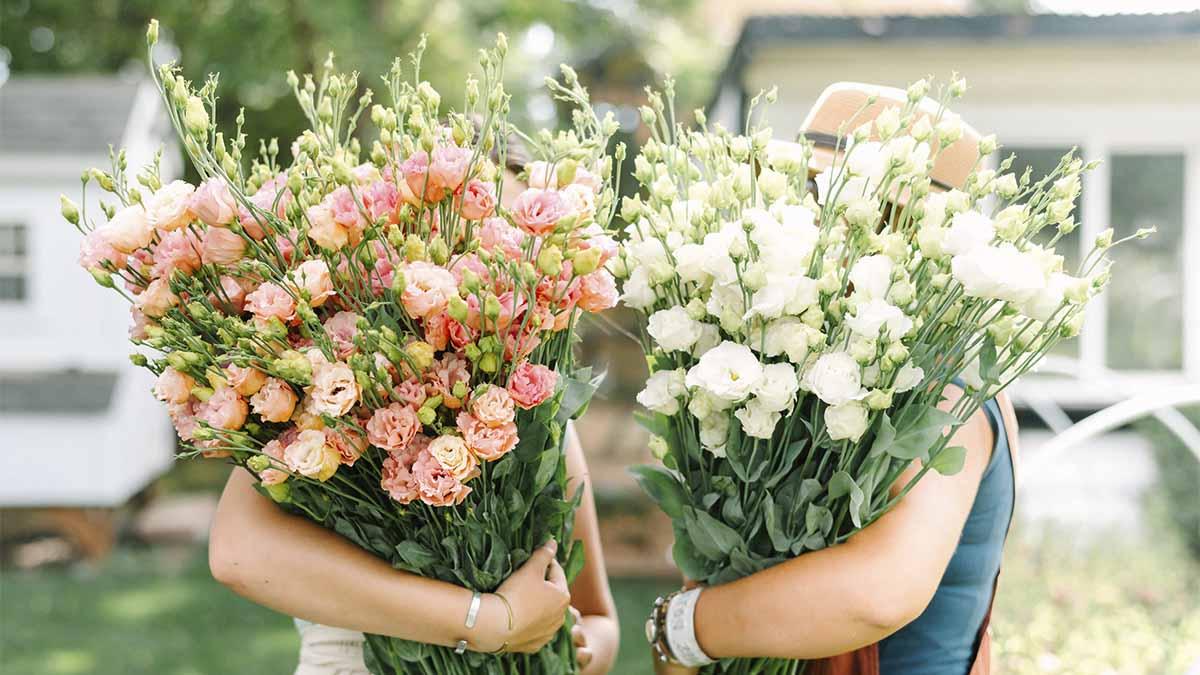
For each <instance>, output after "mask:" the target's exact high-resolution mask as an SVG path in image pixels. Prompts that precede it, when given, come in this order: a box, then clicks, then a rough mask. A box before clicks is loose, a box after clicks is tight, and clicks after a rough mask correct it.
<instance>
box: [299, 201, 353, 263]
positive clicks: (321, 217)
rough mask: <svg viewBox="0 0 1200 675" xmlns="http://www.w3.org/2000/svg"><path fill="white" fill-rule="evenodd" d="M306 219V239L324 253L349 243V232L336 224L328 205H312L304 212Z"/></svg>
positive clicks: (323, 203)
mask: <svg viewBox="0 0 1200 675" xmlns="http://www.w3.org/2000/svg"><path fill="white" fill-rule="evenodd" d="M304 214H305V217H306V218H307V219H308V238H309V239H312V240H313V243H315V244H316V245H317V246H320V247H321V248H323V249H325V250H326V251H337V250H340V249H341V248H342V247H344V246H345V245H346V244H347V243H349V242H350V232H349V230H347V229H346V228H344V227H342V226H341V225H339V224H338V222H337V221H336V220H334V217H333V210H332V209H331V208H330V207H329V204H327V203H325V202H321V203H319V204H313V205H312V206H310V207H308V210H307V211H305V212H304Z"/></svg>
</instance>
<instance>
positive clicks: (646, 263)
mask: <svg viewBox="0 0 1200 675" xmlns="http://www.w3.org/2000/svg"><path fill="white" fill-rule="evenodd" d="M628 251H629V257H630V258H633V260H634V261H636V262H637V264H638V265H639V266H640V267H641V268H642V269H644V270H646V275H647V277H648V278H649V279H650V280H651V282H652V283H662V282H664V281H666V280H667V279H670V278H671V276H672V275H673V274H674V268H673V266H672V265H671V259H670V258H668V257H667V249H666V247H665V246H663V243H662V242H661V241H659V240H658V239H657V238H653V237H652V238H650V239H646V240H643V241H640V242H638V243H637V244H634V245H633V246H630V247H628Z"/></svg>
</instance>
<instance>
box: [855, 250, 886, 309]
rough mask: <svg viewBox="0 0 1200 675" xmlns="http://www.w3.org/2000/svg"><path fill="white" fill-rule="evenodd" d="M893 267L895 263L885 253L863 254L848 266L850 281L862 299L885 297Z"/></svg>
mask: <svg viewBox="0 0 1200 675" xmlns="http://www.w3.org/2000/svg"><path fill="white" fill-rule="evenodd" d="M894 267H895V263H893V262H892V260H891V258H888V257H887V256H885V255H868V256H863V257H862V258H859V259H858V260H857V261H855V263H854V267H851V268H850V283H852V284H854V291H855V292H856V293H858V294H860V295H861V296H862V297H863V298H864V299H872V298H886V297H887V292H888V287H889V286H891V284H892V269H893V268H894Z"/></svg>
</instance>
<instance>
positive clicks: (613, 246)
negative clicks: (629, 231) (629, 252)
mask: <svg viewBox="0 0 1200 675" xmlns="http://www.w3.org/2000/svg"><path fill="white" fill-rule="evenodd" d="M571 241H572V242H573V243H574V244H575V245H576V246H578V247H579V249H580V250H587V249H591V248H595V249H599V250H600V263H599V266H600V267H603V266H604V264H605V263H607V262H608V261H609V260H612V259H613V257H615V256H616V255H617V250H618V248H617V240H616V239H613V238H612V237H610V236H609V235H608V234H607V233H605V231H604V228H602V227H600V225H598V224H596V223H589V224H588V225H587V227H584V228H581V229H578V230H576V231H575V232H574V233H573V236H572V237H571Z"/></svg>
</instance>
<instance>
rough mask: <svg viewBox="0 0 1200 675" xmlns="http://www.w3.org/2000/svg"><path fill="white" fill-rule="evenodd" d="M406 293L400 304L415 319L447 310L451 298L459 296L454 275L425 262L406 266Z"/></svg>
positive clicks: (404, 271)
mask: <svg viewBox="0 0 1200 675" xmlns="http://www.w3.org/2000/svg"><path fill="white" fill-rule="evenodd" d="M402 272H403V273H404V282H405V287H404V292H403V293H402V294H401V295H400V302H401V304H403V305H404V310H405V311H407V312H408V315H409V316H411V317H412V318H414V319H423V318H425V317H427V316H429V315H431V314H437V313H438V312H441V311H443V310H445V309H446V305H447V304H449V302H450V297H451V296H453V295H458V284H457V283H456V282H455V280H454V275H453V274H451V273H450V272H448V271H446V269H445V268H443V267H440V266H438V265H434V264H433V263H427V262H424V261H417V262H412V263H409V264H407V265H405V266H404V268H403V270H402Z"/></svg>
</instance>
